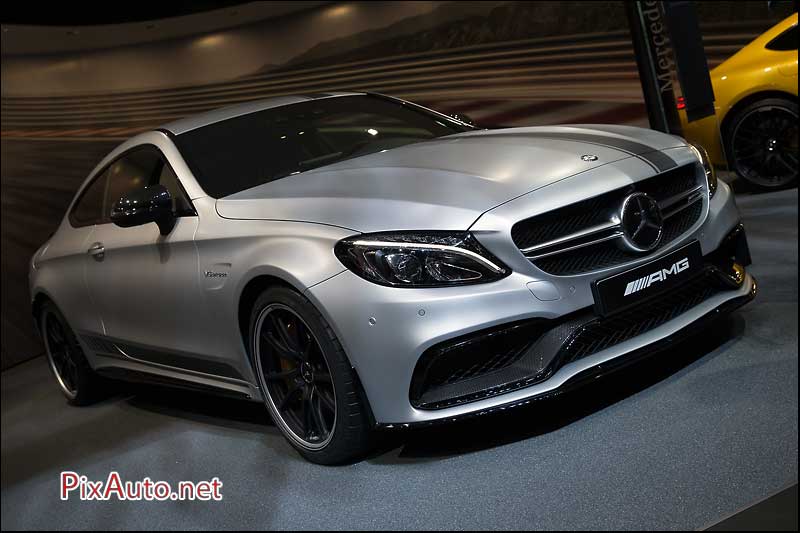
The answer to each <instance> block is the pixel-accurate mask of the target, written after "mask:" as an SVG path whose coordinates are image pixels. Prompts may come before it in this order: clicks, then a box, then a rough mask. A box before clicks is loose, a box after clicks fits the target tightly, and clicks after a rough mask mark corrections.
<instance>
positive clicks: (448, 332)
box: [306, 186, 756, 426]
mask: <svg viewBox="0 0 800 533" xmlns="http://www.w3.org/2000/svg"><path fill="white" fill-rule="evenodd" d="M709 207H710V209H709V215H708V218H707V219H706V222H705V223H704V224H703V225H702V226H701V227H700V228H699V229H698V230H697V231H696V232H695V233H694V234H693V235H691V236H689V237H688V238H686V239H682V242H686V241H688V240H690V239H697V240H698V241H699V242H700V244H701V247H702V250H703V254H704V256H705V257H707V258H711V257H714V254H713V252H715V251H716V250H718V249H720V248H721V247H722V246H723V244H724V243H725V241H726V236H727V235H728V234H730V233H731V232H732V231H733V230H734V229H735V227H736V226H737V224H738V214H737V213H736V208H735V206H734V204H733V199H732V196H731V195H730V191H729V190H728V189H727V187H725V186H721V187H720V191H719V192H718V194H717V196H716V197H715V198H714V199H713V201H712V202H711V205H710V206H709ZM676 245H677V244H676ZM669 251H670V250H669V249H667V250H664V252H663V253H669ZM627 268H631V265H625V266H624V267H621V268H620V269H619V270H620V271H623V270H626V269H627ZM606 275H609V273H608V272H604V273H603V276H606ZM534 281H541V278H537V277H536V275H535V274H531V272H524V271H519V270H516V269H515V271H514V272H513V273H512V274H511V275H510V276H508V277H507V278H505V279H503V280H500V281H498V282H494V283H489V284H485V285H473V286H466V287H452V288H435V289H397V288H391V287H383V286H379V285H374V284H372V283H369V282H367V281H365V280H363V279H361V278H360V277H358V276H356V275H355V274H353V273H351V272H349V271H346V272H343V273H341V274H339V275H337V276H335V277H333V278H331V279H329V280H327V281H325V282H323V283H320V284H318V285H316V286H314V287H312V288H310V289H309V290H308V291H307V292H306V295H307V296H308V297H309V298H310V299H311V300H312V301H313V302H314V304H315V305H316V306H317V308H318V309H320V311H321V312H322V313H323V315H325V317H326V319H327V320H328V322H329V323H330V324H331V326H332V327H333V329H334V331H335V332H336V334H337V336H338V337H339V340H340V341H341V343H342V345H343V347H344V348H345V351H346V352H347V353H348V355H349V357H350V360H351V363H352V364H353V366H354V367H355V369H356V371H357V372H358V374H359V377H360V379H361V382H362V385H363V387H364V391H365V393H366V396H367V399H368V401H369V403H370V406H371V408H372V412H373V415H374V418H375V421H376V423H377V424H379V425H382V426H391V425H406V424H419V423H422V424H425V423H432V422H437V421H442V420H449V419H453V418H459V417H463V416H468V415H472V414H478V413H483V412H487V411H492V410H495V409H499V408H504V407H506V406H509V405H516V404H520V403H524V402H527V401H530V400H532V399H534V398H538V397H540V396H543V395H550V394H553V393H555V392H558V391H560V390H562V389H563V388H564V387H567V386H570V385H571V384H573V383H574V382H575V380H576V379H579V377H580V376H583V375H586V374H587V373H592V372H593V371H594V370H593V369H595V370H596V369H597V368H598V367H599V368H605V367H606V366H607V365H609V364H612V363H618V362H620V361H622V360H623V359H628V357H622V356H627V355H630V354H640V353H642V352H645V351H652V349H654V348H655V347H656V346H657V344H658V343H659V342H664V341H665V339H670V338H672V337H674V336H676V335H680V334H681V332H682V331H684V330H686V328H688V327H690V326H693V325H697V324H701V323H703V322H704V321H705V320H706V319H708V318H710V317H713V316H716V315H718V314H719V313H721V312H723V311H727V310H729V309H731V308H733V307H737V306H739V305H742V304H743V303H745V302H746V301H748V300H749V299H750V298H752V297H753V296H754V295H755V291H756V283H755V280H754V279H753V278H752V277H751V276H750V275H749V274H743V278H742V280H741V284H740V285H739V286H738V288H735V289H728V290H723V291H719V292H715V293H714V294H712V295H710V296H708V297H707V298H705V299H704V300H703V301H701V302H699V303H697V304H696V305H692V306H691V307H690V308H688V309H686V310H682V312H680V313H679V314H676V315H674V316H670V317H669V319H668V320H667V321H664V322H662V323H659V325H657V326H656V327H653V328H650V329H647V330H646V331H644V332H643V333H641V334H637V335H634V336H631V337H630V338H626V339H625V340H623V341H622V342H617V343H615V344H613V345H610V346H608V347H607V348H603V349H600V350H599V351H596V352H592V353H590V354H588V355H584V356H582V357H580V358H577V359H574V360H572V361H569V362H567V363H565V364H563V365H562V366H559V367H557V368H553V369H552V371H551V372H549V373H548V374H547V375H546V376H545V379H543V380H538V381H537V380H533V381H531V382H530V383H525V384H524V385H523V386H522V387H510V388H507V389H504V390H501V391H500V392H499V393H497V394H494V393H493V394H491V395H489V396H484V397H481V395H480V394H477V395H475V396H473V397H470V398H468V399H467V400H466V401H458V402H450V403H448V402H444V403H437V404H435V405H422V404H421V403H420V402H419V401H418V400H419V396H417V397H416V399H415V395H414V391H413V389H414V377H415V376H414V373H415V370H416V369H417V367H418V363H419V362H420V358H421V357H422V356H423V354H425V353H426V352H427V351H428V350H429V349H431V348H432V347H435V346H437V345H441V344H442V343H447V342H451V341H452V340H453V339H456V338H459V337H462V336H468V335H474V334H476V333H480V332H482V331H484V330H486V329H490V328H496V327H501V326H502V325H505V324H509V323H514V322H524V321H531V320H533V319H539V320H543V321H548V322H549V321H554V322H553V323H555V321H558V320H560V319H562V318H563V317H565V316H571V315H575V314H576V313H577V314H581V313H586V312H590V311H589V309H587V308H589V307H590V306H591V305H592V303H593V298H592V295H591V290H590V280H589V279H588V278H587V277H586V276H583V277H574V278H572V279H570V278H562V279H561V280H559V285H560V286H559V287H558V289H559V291H558V292H559V297H558V299H555V300H550V301H542V300H540V299H538V298H537V297H535V296H534V295H533V294H532V291H531V290H529V287H528V285H529V284H530V283H531V282H534ZM569 282H572V283H573V285H570V284H569ZM562 340H564V339H562ZM477 392H480V391H477Z"/></svg>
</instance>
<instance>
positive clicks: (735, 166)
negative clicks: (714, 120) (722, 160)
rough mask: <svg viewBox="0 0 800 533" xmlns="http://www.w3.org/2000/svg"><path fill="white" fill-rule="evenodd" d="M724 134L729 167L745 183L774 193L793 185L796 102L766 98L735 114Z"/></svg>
mask: <svg viewBox="0 0 800 533" xmlns="http://www.w3.org/2000/svg"><path fill="white" fill-rule="evenodd" d="M726 130H727V131H726V132H725V144H726V146H725V148H726V150H727V152H728V158H729V161H730V166H731V169H732V170H733V171H735V172H736V174H737V175H738V176H739V177H740V178H742V179H744V180H745V181H747V182H748V183H750V184H752V185H754V186H756V187H758V188H759V189H763V190H776V189H782V188H785V187H789V186H791V185H794V184H796V183H797V149H798V141H797V102H796V101H795V102H793V101H791V100H787V99H784V98H766V99H764V100H759V101H757V102H754V103H752V104H750V105H748V106H747V107H745V108H744V109H741V110H740V111H737V112H736V114H735V115H734V116H733V117H732V118H731V120H730V123H729V126H728V127H727V128H726Z"/></svg>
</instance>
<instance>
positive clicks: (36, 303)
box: [31, 290, 58, 333]
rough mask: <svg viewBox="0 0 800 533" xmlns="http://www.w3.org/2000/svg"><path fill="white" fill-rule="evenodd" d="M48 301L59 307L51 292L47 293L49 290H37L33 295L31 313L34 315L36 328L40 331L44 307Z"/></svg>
mask: <svg viewBox="0 0 800 533" xmlns="http://www.w3.org/2000/svg"><path fill="white" fill-rule="evenodd" d="M48 302H50V303H52V304H53V305H55V306H56V307H58V304H56V302H55V300H53V298H52V296H50V295H49V294H47V292H45V291H43V290H39V291H37V292H36V293H35V294H34V296H33V300H31V315H32V316H33V325H34V327H35V328H36V330H37V331H38V332H40V333H41V324H40V323H39V321H40V320H41V318H42V308H43V307H44V305H45V304H46V303H48Z"/></svg>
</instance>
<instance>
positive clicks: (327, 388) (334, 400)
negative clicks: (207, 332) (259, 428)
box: [248, 287, 373, 465]
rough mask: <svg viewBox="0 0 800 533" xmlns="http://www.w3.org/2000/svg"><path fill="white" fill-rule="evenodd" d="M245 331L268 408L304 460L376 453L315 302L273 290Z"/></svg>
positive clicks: (361, 406) (353, 379) (362, 405)
mask: <svg viewBox="0 0 800 533" xmlns="http://www.w3.org/2000/svg"><path fill="white" fill-rule="evenodd" d="M248 333H249V341H250V342H249V348H250V353H251V355H252V357H253V362H254V370H255V373H256V376H257V378H258V385H259V387H260V389H261V393H262V397H263V400H264V404H265V406H266V408H267V410H268V411H269V413H270V416H272V419H273V420H274V422H275V425H276V426H277V427H278V429H279V430H280V431H281V433H282V434H283V436H284V437H286V440H288V441H289V443H290V444H291V445H292V446H293V447H294V448H295V449H296V450H297V451H298V452H299V453H300V455H302V456H303V457H304V458H306V459H307V460H309V461H311V462H313V463H318V464H323V465H338V464H346V463H351V462H353V461H355V460H358V459H360V458H362V457H363V456H364V455H365V454H366V453H368V452H369V451H370V450H371V449H372V445H373V431H372V424H371V420H372V417H371V414H370V410H369V406H368V405H367V402H366V399H365V397H364V395H363V394H362V391H361V389H360V383H359V381H358V377H357V375H356V373H355V370H353V368H352V366H351V365H350V362H349V361H348V359H347V356H346V354H345V353H344V350H343V349H342V346H341V344H340V343H339V341H338V339H337V338H336V335H335V334H334V333H333V330H332V329H331V327H330V326H329V325H328V323H327V322H326V321H325V319H324V318H323V316H322V315H321V314H320V313H319V312H318V311H317V310H316V309H315V308H314V306H313V305H312V304H311V302H309V301H308V300H307V299H306V298H304V297H303V296H302V295H300V294H298V293H297V292H295V291H293V290H291V289H289V288H287V287H271V288H269V289H267V290H265V291H264V292H263V293H262V294H261V295H260V296H259V297H258V299H257V300H256V302H255V304H254V305H253V309H252V310H251V313H250V328H249V332H248ZM298 388H299V391H298ZM293 391H294V392H293Z"/></svg>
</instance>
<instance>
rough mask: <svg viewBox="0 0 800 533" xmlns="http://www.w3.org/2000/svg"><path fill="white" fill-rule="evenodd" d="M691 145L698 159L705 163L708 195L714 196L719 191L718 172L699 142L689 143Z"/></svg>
mask: <svg viewBox="0 0 800 533" xmlns="http://www.w3.org/2000/svg"><path fill="white" fill-rule="evenodd" d="M689 147H690V148H691V149H692V151H693V152H694V155H696V156H697V160H698V161H700V163H702V165H703V170H705V172H706V182H707V183H708V197H709V198H713V197H714V194H716V192H717V173H716V171H715V170H714V165H712V164H711V160H710V159H709V158H708V152H706V149H705V148H703V147H702V146H700V145H699V144H695V143H689Z"/></svg>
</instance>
